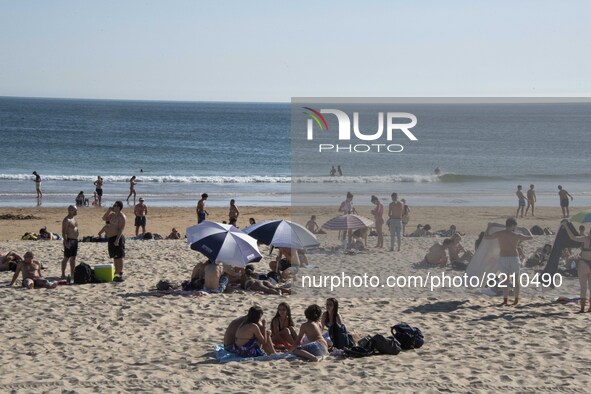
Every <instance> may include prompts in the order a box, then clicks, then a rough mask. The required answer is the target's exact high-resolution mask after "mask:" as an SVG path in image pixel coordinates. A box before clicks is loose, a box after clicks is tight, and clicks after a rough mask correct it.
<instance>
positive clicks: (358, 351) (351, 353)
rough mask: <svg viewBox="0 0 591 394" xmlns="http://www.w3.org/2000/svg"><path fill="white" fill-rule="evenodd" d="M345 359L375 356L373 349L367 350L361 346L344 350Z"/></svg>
mask: <svg viewBox="0 0 591 394" xmlns="http://www.w3.org/2000/svg"><path fill="white" fill-rule="evenodd" d="M344 354H345V357H353V358H361V357H367V356H371V355H373V354H375V351H374V350H373V349H366V348H364V347H361V346H353V347H352V348H351V349H345V350H344Z"/></svg>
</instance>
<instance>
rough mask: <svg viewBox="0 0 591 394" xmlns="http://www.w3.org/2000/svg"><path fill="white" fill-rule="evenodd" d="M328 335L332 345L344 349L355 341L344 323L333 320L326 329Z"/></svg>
mask: <svg viewBox="0 0 591 394" xmlns="http://www.w3.org/2000/svg"><path fill="white" fill-rule="evenodd" d="M328 335H330V339H331V341H332V345H333V347H335V348H337V349H345V348H351V347H353V346H355V341H354V340H353V337H352V336H351V334H349V333H348V332H347V328H346V327H345V325H344V324H339V323H337V322H334V323H333V324H332V326H330V328H329V329H328Z"/></svg>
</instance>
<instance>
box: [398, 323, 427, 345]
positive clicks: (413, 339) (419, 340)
mask: <svg viewBox="0 0 591 394" xmlns="http://www.w3.org/2000/svg"><path fill="white" fill-rule="evenodd" d="M390 331H391V332H392V335H393V336H394V338H396V340H397V341H398V342H400V347H401V348H402V350H409V349H418V348H420V347H421V346H423V343H424V342H425V340H424V338H423V333H422V332H421V330H419V329H418V328H417V327H411V326H409V325H408V324H406V323H398V324H396V325H395V326H393V327H392V328H391V329H390Z"/></svg>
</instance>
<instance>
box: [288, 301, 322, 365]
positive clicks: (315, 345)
mask: <svg viewBox="0 0 591 394" xmlns="http://www.w3.org/2000/svg"><path fill="white" fill-rule="evenodd" d="M304 315H305V316H306V319H308V321H307V322H306V323H304V324H302V326H301V327H300V333H299V334H298V338H297V339H296V341H295V344H294V345H293V346H292V347H291V349H290V350H291V351H292V352H293V354H295V355H296V356H299V357H302V358H305V359H306V360H308V361H320V360H322V357H323V356H327V355H328V344H327V343H326V340H325V339H324V337H323V336H322V323H321V322H320V317H321V316H322V309H320V307H319V306H318V305H316V304H314V305H310V306H308V307H307V308H306V310H305V311H304ZM304 335H305V336H306V338H308V340H309V342H308V343H307V344H306V345H303V346H300V345H299V344H300V343H301V342H302V338H303V337H304Z"/></svg>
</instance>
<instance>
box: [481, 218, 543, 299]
mask: <svg viewBox="0 0 591 394" xmlns="http://www.w3.org/2000/svg"><path fill="white" fill-rule="evenodd" d="M491 225H492V223H489V224H488V227H487V229H486V233H485V236H484V238H486V239H498V240H499V248H500V257H499V260H498V264H499V269H500V271H501V273H503V274H505V275H506V276H507V277H506V278H504V279H505V283H501V284H502V285H504V286H505V287H503V304H502V305H507V298H508V295H509V286H508V284H507V282H506V281H508V280H512V281H513V282H514V283H513V287H514V288H515V301H514V302H513V305H517V304H518V303H519V271H520V268H521V261H520V260H519V251H518V250H517V247H518V244H519V242H521V241H529V240H531V239H532V238H533V237H532V235H531V233H530V232H529V230H527V229H525V231H526V232H527V234H528V235H522V234H518V233H516V232H515V229H516V228H517V221H516V220H515V219H514V218H508V219H507V220H506V221H505V230H502V231H498V232H496V233H494V234H490V233H489V232H490V227H491ZM512 275H513V276H512Z"/></svg>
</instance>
